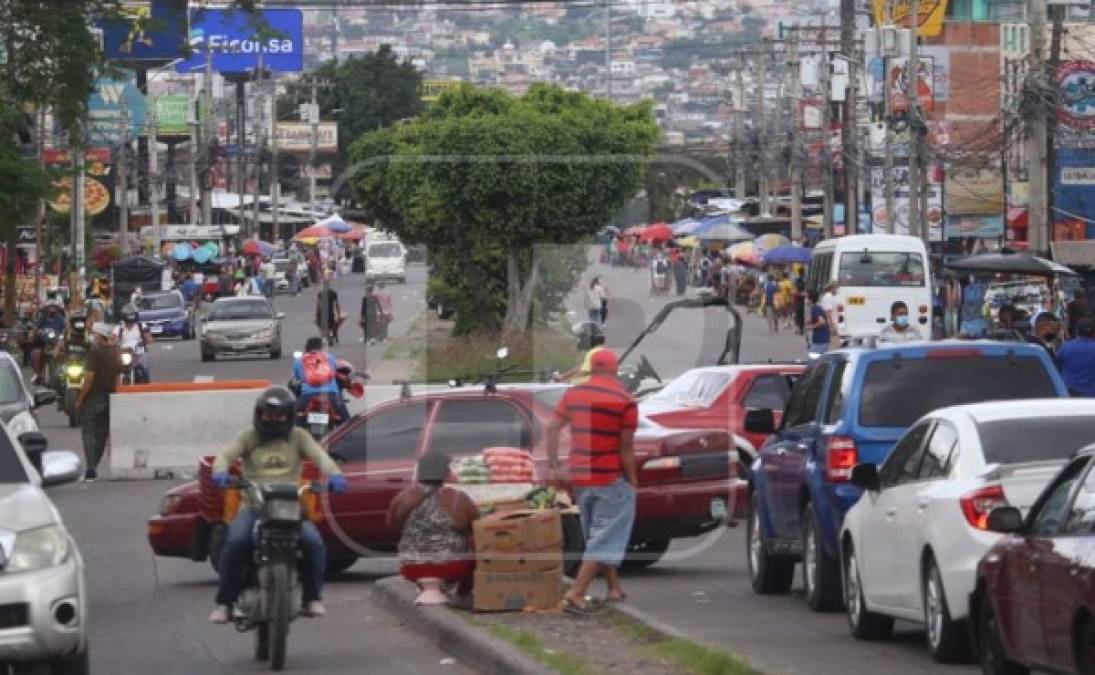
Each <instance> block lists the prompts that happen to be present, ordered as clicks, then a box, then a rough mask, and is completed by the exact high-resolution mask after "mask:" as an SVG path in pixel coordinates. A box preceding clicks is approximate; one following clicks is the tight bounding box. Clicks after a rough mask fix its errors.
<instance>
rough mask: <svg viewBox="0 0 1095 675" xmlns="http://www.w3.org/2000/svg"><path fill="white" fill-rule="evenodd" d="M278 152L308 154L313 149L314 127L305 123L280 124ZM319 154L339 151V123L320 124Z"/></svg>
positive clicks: (277, 134) (318, 135)
mask: <svg viewBox="0 0 1095 675" xmlns="http://www.w3.org/2000/svg"><path fill="white" fill-rule="evenodd" d="M275 134H276V136H277V144H278V151H279V152H280V151H285V152H307V151H309V150H310V149H311V148H312V125H311V124H307V123H304V122H278V125H277V127H275ZM316 139H317V145H316V150H317V151H318V152H334V151H336V150H338V123H337V122H320V123H319V127H318V128H317V130H316Z"/></svg>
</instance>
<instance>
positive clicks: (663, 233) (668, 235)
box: [639, 223, 673, 242]
mask: <svg viewBox="0 0 1095 675" xmlns="http://www.w3.org/2000/svg"><path fill="white" fill-rule="evenodd" d="M672 238H673V230H672V229H671V228H670V227H669V226H668V225H666V224H665V223H654V224H653V225H650V226H649V227H647V228H646V229H644V230H643V232H642V234H640V235H639V240H640V241H651V242H653V241H669V240H670V239H672Z"/></svg>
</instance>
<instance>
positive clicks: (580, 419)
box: [548, 349, 638, 613]
mask: <svg viewBox="0 0 1095 675" xmlns="http://www.w3.org/2000/svg"><path fill="white" fill-rule="evenodd" d="M618 367H619V364H618V363H617V360H616V354H615V353H613V352H612V351H611V350H608V349H602V350H600V351H598V352H596V353H594V354H593V355H592V357H591V358H590V378H589V380H588V381H587V382H585V383H583V384H580V385H577V386H575V387H572V388H570V389H568V390H567V392H566V393H565V394H564V395H563V398H562V399H561V400H560V401H559V405H558V406H557V407H556V408H555V419H554V420H553V421H552V423H551V426H550V427H549V428H548V463H549V467H550V469H551V479H552V481H557V480H558V478H559V432H560V431H561V430H562V428H563V427H564V426H567V425H569V426H570V438H571V447H570V457H569V461H568V465H569V469H570V482H571V484H573V485H574V488H575V493H576V494H575V496H576V497H577V501H578V510H579V512H580V515H581V520H582V530H583V532H584V534H585V539H586V549H585V554H584V555H583V559H582V565H581V567H580V568H579V570H578V575H577V577H576V578H575V579H574V585H573V586H571V587H570V591H569V592H568V593H567V594H566V596H565V597H564V598H563V608H564V609H565V610H567V611H570V612H574V613H585V612H588V611H589V606H588V604H587V601H586V591H588V590H589V586H590V584H591V583H593V580H594V579H595V578H596V577H597V574H598V573H602V572H603V573H604V576H605V581H606V582H607V583H608V600H609V601H620V600H623V599H624V598H625V597H626V596H625V594H624V591H623V588H622V587H621V586H620V576H619V572H618V570H619V567H620V563H621V562H623V559H624V554H625V553H626V552H627V545H628V542H629V541H630V539H631V527H632V525H634V523H635V487H636V486H637V485H638V473H637V471H636V469H635V448H634V445H633V441H634V438H635V427H636V424H637V422H638V409H637V408H636V405H635V399H634V398H632V396H631V394H630V393H628V391H627V390H626V389H625V388H624V387H623V385H621V384H620V382H619V380H618V379H616V371H617V369H618Z"/></svg>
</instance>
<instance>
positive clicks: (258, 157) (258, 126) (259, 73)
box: [251, 51, 277, 239]
mask: <svg viewBox="0 0 1095 675" xmlns="http://www.w3.org/2000/svg"><path fill="white" fill-rule="evenodd" d="M255 75H256V79H255V80H254V81H253V83H252V85H251V87H252V92H251V94H252V100H253V103H252V104H251V110H252V113H251V114H252V116H253V124H254V129H255V132H254V133H255V189H254V191H253V192H252V193H251V194H252V198H253V200H254V201H253V202H252V204H251V207H252V209H251V210H252V213H253V214H254V219H255V225H254V229H253V230H252V235H253V236H254V237H255V238H256V239H259V238H261V236H260V235H261V234H262V227H261V226H260V224H259V214H260V213H261V210H260V209H259V187H260V184H261V183H262V142H263V139H264V134H263V117H264V116H265V112H264V108H265V106H263V105H262V90H263V87H261V86H260V84H261V82H262V77H263V70H262V52H261V51H260V52H259V64H258V69H257V70H256V71H255ZM274 238H275V239H276V238H277V237H274Z"/></svg>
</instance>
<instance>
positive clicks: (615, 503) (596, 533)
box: [576, 478, 635, 567]
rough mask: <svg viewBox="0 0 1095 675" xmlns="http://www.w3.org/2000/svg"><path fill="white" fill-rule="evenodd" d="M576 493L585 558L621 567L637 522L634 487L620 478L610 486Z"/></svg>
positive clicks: (587, 488) (578, 490)
mask: <svg viewBox="0 0 1095 675" xmlns="http://www.w3.org/2000/svg"><path fill="white" fill-rule="evenodd" d="M576 492H577V496H578V512H579V514H580V515H581V518H582V533H583V534H584V535H585V539H586V551H585V555H584V559H585V560H595V561H597V562H599V563H602V564H604V565H611V566H613V567H619V565H620V563H621V562H623V559H624V554H625V553H627V545H628V543H629V542H630V541H631V527H632V526H633V525H634V524H635V488H633V487H631V484H630V483H628V482H627V481H626V480H624V479H623V478H617V479H616V481H615V482H614V483H612V484H611V485H605V486H603V487H581V488H578V489H577V490H576Z"/></svg>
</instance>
